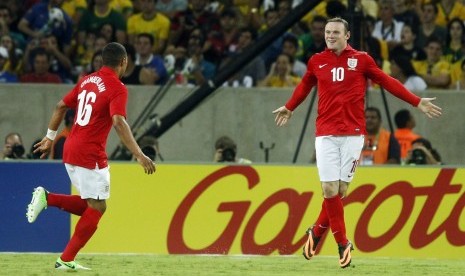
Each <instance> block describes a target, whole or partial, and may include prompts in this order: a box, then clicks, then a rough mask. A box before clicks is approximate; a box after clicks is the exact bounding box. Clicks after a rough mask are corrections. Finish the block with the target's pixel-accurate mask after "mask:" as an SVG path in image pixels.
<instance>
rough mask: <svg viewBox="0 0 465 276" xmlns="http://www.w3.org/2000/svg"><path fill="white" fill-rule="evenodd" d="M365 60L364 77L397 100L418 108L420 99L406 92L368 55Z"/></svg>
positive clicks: (401, 85) (405, 89)
mask: <svg viewBox="0 0 465 276" xmlns="http://www.w3.org/2000/svg"><path fill="white" fill-rule="evenodd" d="M365 60H366V75H367V77H368V78H370V79H371V80H372V81H374V82H375V83H377V84H379V85H381V86H382V87H384V88H385V89H386V90H387V91H388V92H389V93H391V94H392V95H394V96H396V97H397V98H399V99H401V100H403V101H405V102H407V103H409V104H411V105H413V106H418V104H419V103H420V97H418V96H417V95H415V94H413V93H412V92H410V91H409V90H407V88H405V86H404V85H403V84H402V83H401V82H400V81H398V80H397V79H395V78H393V77H391V76H389V75H387V74H386V73H384V72H383V71H382V70H381V69H380V68H379V67H378V66H377V65H376V63H375V61H374V60H373V58H372V57H371V56H369V55H368V54H367V55H366V58H365Z"/></svg>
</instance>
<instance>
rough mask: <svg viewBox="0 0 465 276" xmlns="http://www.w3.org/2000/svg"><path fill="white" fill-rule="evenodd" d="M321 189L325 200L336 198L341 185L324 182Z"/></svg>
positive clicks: (334, 182)
mask: <svg viewBox="0 0 465 276" xmlns="http://www.w3.org/2000/svg"><path fill="white" fill-rule="evenodd" d="M321 187H322V189H323V196H324V197H325V198H331V197H335V196H336V195H337V194H338V192H339V183H338V182H336V181H332V182H323V183H322V184H321Z"/></svg>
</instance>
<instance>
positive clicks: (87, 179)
mask: <svg viewBox="0 0 465 276" xmlns="http://www.w3.org/2000/svg"><path fill="white" fill-rule="evenodd" d="M65 167H66V171H67V172H68V175H69V178H70V179H71V182H72V183H73V185H74V187H76V189H77V190H78V191H79V194H80V195H81V198H82V199H87V198H93V199H108V198H110V166H107V167H106V168H103V169H99V168H95V169H93V170H90V169H87V168H83V167H79V166H74V165H70V164H66V163H65Z"/></svg>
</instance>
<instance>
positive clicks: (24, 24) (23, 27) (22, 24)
mask: <svg viewBox="0 0 465 276" xmlns="http://www.w3.org/2000/svg"><path fill="white" fill-rule="evenodd" d="M18 29H19V30H20V31H21V32H23V33H24V34H26V35H27V36H29V37H31V38H38V37H40V32H37V31H34V30H32V29H31V28H30V27H29V22H28V21H27V20H26V19H24V18H22V19H21V20H20V21H19V23H18Z"/></svg>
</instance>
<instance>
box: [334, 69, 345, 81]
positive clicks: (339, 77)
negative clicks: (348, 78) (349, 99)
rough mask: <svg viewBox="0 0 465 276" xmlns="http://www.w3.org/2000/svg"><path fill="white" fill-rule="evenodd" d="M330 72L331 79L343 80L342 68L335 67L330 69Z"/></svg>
mask: <svg viewBox="0 0 465 276" xmlns="http://www.w3.org/2000/svg"><path fill="white" fill-rule="evenodd" d="M331 73H333V81H343V80H344V68H342V67H337V68H333V69H331Z"/></svg>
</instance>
